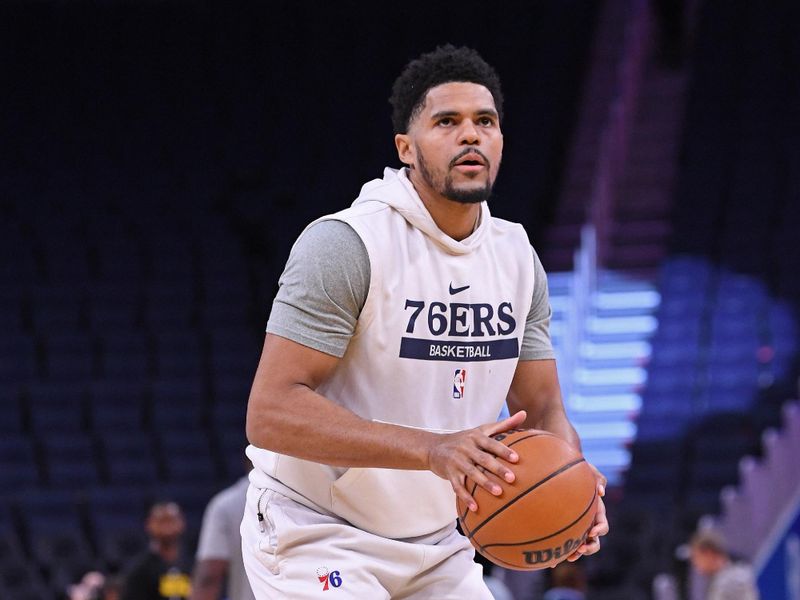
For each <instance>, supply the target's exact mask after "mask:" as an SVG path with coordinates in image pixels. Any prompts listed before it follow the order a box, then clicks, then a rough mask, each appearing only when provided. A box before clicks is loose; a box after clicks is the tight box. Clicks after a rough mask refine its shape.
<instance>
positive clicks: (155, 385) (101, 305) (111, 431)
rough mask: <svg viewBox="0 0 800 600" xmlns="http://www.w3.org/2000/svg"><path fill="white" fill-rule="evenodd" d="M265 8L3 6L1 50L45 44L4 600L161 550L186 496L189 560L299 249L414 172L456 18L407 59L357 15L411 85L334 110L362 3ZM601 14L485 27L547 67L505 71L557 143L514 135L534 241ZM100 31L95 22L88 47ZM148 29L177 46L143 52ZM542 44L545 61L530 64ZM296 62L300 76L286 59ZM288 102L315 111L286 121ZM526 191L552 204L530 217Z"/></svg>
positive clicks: (4, 240)
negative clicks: (392, 113)
mask: <svg viewBox="0 0 800 600" xmlns="http://www.w3.org/2000/svg"><path fill="white" fill-rule="evenodd" d="M301 4H302V3H301ZM475 5H476V7H478V3H475ZM298 6H299V5H298ZM243 10H244V11H245V12H244V13H242V14H239V15H238V16H237V17H236V18H232V14H233V13H229V12H227V10H226V11H219V10H217V9H215V8H212V7H205V8H199V7H198V8H191V7H187V6H186V5H184V4H182V3H170V2H167V3H164V4H163V5H162V4H159V5H153V4H148V5H142V6H141V7H137V6H134V5H127V4H125V3H113V2H112V3H108V4H105V5H102V6H99V5H98V6H92V7H89V6H88V5H86V6H83V5H65V4H63V3H58V2H44V3H37V4H27V3H10V4H8V5H4V6H2V7H0V11H2V16H3V18H4V19H5V17H8V18H10V19H13V20H14V22H15V23H16V24H17V26H16V27H15V29H14V31H13V32H11V33H9V35H8V36H3V39H2V40H0V45H2V48H3V49H4V50H9V51H10V50H11V48H13V47H27V48H30V52H28V53H27V55H26V62H24V64H23V63H22V62H21V63H19V64H16V65H14V66H13V67H12V68H14V69H17V71H16V72H15V77H14V78H15V80H18V81H19V82H20V83H19V85H14V86H9V89H8V90H7V92H8V93H4V94H3V95H2V98H0V107H2V108H3V111H2V122H1V123H0V127H2V130H3V133H4V136H3V137H4V139H5V140H10V141H9V146H8V147H9V148H12V147H13V148H12V150H11V151H10V153H9V155H13V157H11V156H10V159H9V160H8V161H5V160H4V161H3V166H2V167H0V187H1V188H2V190H3V193H2V196H1V197H0V216H1V217H2V218H0V252H2V255H3V257H4V258H3V261H2V263H1V264H0V332H2V333H0V403H2V407H3V410H2V411H0V597H2V598H15V599H20V600H25V599H27V598H30V599H31V600H34V599H36V600H42V599H48V600H49V599H50V598H53V597H54V596H58V595H59V594H61V593H63V588H64V586H65V585H66V584H67V583H69V582H70V581H74V580H77V578H78V577H79V575H80V573H79V571H81V570H83V569H88V568H89V567H97V568H100V569H103V570H106V571H111V572H114V571H119V570H122V569H124V567H125V565H126V564H127V561H129V560H130V558H131V556H133V555H134V554H135V553H137V552H139V551H141V550H142V548H144V547H145V538H144V533H143V519H144V514H145V510H146V507H147V505H148V503H149V502H150V501H152V500H154V499H157V498H165V497H170V498H174V499H176V500H178V501H179V502H180V503H181V504H182V506H183V508H184V510H185V511H186V513H187V517H188V520H189V525H190V532H189V535H188V543H187V550H188V552H190V553H191V550H192V544H193V543H194V538H195V536H196V535H197V529H198V527H199V522H200V517H201V514H202V510H203V508H204V507H205V504H206V502H207V501H208V498H209V497H210V496H211V494H212V493H213V492H215V491H216V490H218V489H221V488H222V487H223V486H224V485H226V484H227V483H229V482H231V481H233V480H235V479H236V478H238V477H240V476H241V475H242V474H243V472H244V465H243V461H242V450H243V447H244V444H245V437H244V418H245V407H246V401H247V397H248V394H249V389H250V383H251V381H252V377H253V374H254V372H255V368H256V365H257V363H258V358H259V351H260V346H261V343H262V340H263V331H264V326H265V322H266V318H267V314H268V311H269V305H270V302H271V299H272V297H273V295H274V292H275V289H276V285H277V280H278V276H279V275H280V271H281V269H282V267H283V263H284V261H285V259H286V256H287V254H288V250H289V248H290V246H291V244H292V242H293V241H294V239H295V238H296V236H297V235H298V233H299V232H300V231H301V230H302V228H303V227H304V226H305V224H306V223H308V222H309V221H311V220H312V219H314V218H316V217H318V216H320V215H322V214H324V213H326V212H331V211H333V210H336V209H338V208H343V207H344V206H346V205H347V204H348V203H349V202H350V201H351V200H352V198H353V197H354V195H355V194H356V193H357V190H358V186H359V185H360V184H361V183H363V181H364V180H365V179H366V178H369V177H375V176H379V175H380V172H381V169H382V168H383V166H384V165H385V164H395V162H396V161H395V158H394V157H393V156H392V154H393V148H392V144H391V130H390V122H389V119H388V107H387V106H386V96H387V94H388V90H389V89H390V86H391V80H392V79H393V77H394V71H396V70H397V69H399V68H400V67H401V66H402V64H404V63H405V62H406V61H407V60H408V58H409V57H410V56H411V55H412V54H416V53H418V52H419V51H420V50H421V49H422V47H421V46H420V44H423V43H424V45H425V49H427V48H428V47H431V48H432V47H433V46H435V45H436V44H437V43H442V42H444V41H448V40H442V39H441V30H440V29H439V26H438V25H437V26H436V28H435V30H434V29H431V30H429V31H427V32H425V33H424V34H421V35H420V36H419V37H418V38H417V39H414V40H411V39H406V40H403V41H402V43H398V44H386V43H385V39H386V38H387V36H389V35H390V34H391V35H395V33H394V32H395V31H396V29H397V28H396V21H395V18H397V15H395V16H394V17H393V18H392V19H388V18H387V19H385V20H383V21H380V20H378V19H371V25H370V28H367V30H365V29H364V28H361V27H359V26H358V20H354V22H353V23H351V24H348V25H347V27H349V28H350V31H351V34H350V35H349V37H351V38H352V39H356V38H357V37H358V38H361V37H363V36H365V35H369V36H373V37H374V40H373V43H374V46H375V48H376V49H377V50H376V52H378V53H379V54H380V56H376V57H374V58H375V60H376V64H386V65H392V68H391V71H392V73H389V72H388V71H386V72H383V71H382V70H379V72H377V73H375V75H374V77H372V76H371V77H370V78H369V81H361V78H362V76H361V73H360V72H357V71H358V69H356V70H355V72H353V73H350V74H345V75H343V77H345V81H344V83H343V84H345V83H346V84H347V86H348V87H349V88H352V89H353V90H354V91H353V92H352V93H345V94H338V93H337V94H332V95H330V97H328V98H326V100H325V102H324V103H323V105H321V104H320V102H319V93H318V92H319V90H318V89H317V86H319V85H321V84H320V83H319V81H318V80H317V82H316V83H315V84H314V89H308V85H307V83H306V82H305V81H302V80H301V79H303V78H302V77H298V76H297V74H298V73H302V72H304V70H307V71H308V72H309V73H311V74H313V77H318V78H321V80H325V81H328V82H329V83H330V78H331V77H334V76H336V77H339V75H335V72H334V71H335V70H331V69H330V67H329V65H327V64H320V63H319V61H318V58H317V55H316V53H309V52H308V48H307V47H305V45H304V44H305V43H306V42H305V41H303V40H307V39H311V38H312V37H313V39H315V40H316V39H317V38H318V37H319V36H321V35H323V34H326V32H327V31H328V28H329V27H328V26H329V23H330V21H331V19H333V18H335V17H336V16H337V14H338V11H339V10H340V7H334V6H333V5H331V6H329V7H328V5H326V4H324V3H322V4H320V5H318V6H315V12H317V13H319V19H318V20H314V19H311V20H309V19H307V18H306V17H307V15H305V14H302V15H300V17H298V15H297V14H296V13H297V11H298V10H300V11H301V12H302V8H297V7H294V5H293V6H287V7H285V8H284V9H283V10H285V11H286V12H287V14H286V15H283V17H281V16H280V15H277V14H276V12H275V10H276V9H275V8H274V7H271V8H268V7H266V5H265V6H260V7H259V6H253V5H251V6H249V7H246V8H243ZM397 10H399V11H401V12H402V11H406V10H408V9H407V8H403V7H397ZM430 10H432V11H434V12H436V9H435V8H433V7H431V9H430ZM247 11H249V13H250V16H251V17H252V18H250V19H248V18H246V17H243V15H244V14H247ZM467 12H469V11H467ZM467 12H465V15H467ZM373 16H374V15H373ZM440 16H441V17H442V18H444V17H445V16H447V20H450V18H451V16H450V14H449V13H447V14H445V13H442V14H441V15H440ZM593 17H594V6H593V5H592V3H588V4H584V3H570V4H565V3H562V2H552V3H544V4H543V5H542V6H540V7H539V8H538V9H537V11H536V12H535V13H534V12H531V14H526V15H511V13H509V16H506V17H502V18H501V19H500V20H499V21H498V23H497V25H496V26H495V25H491V24H488V25H487V26H488V27H490V28H492V27H498V28H504V27H512V28H514V29H515V30H518V33H519V34H520V35H518V36H516V37H513V38H511V37H509V38H507V41H506V42H504V44H503V46H502V48H499V47H498V49H497V50H496V51H495V52H496V53H497V55H498V56H497V57H496V58H497V59H498V60H495V62H498V63H499V62H501V59H502V61H503V62H506V63H508V58H507V57H508V56H527V57H530V61H528V62H529V64H528V68H527V69H526V70H525V71H524V72H523V73H520V74H519V75H516V76H509V77H508V79H507V81H508V85H507V90H508V93H509V97H510V96H511V95H512V94H513V95H516V96H517V98H525V100H524V101H522V104H517V109H515V110H513V111H509V127H513V128H520V129H525V128H530V129H531V130H535V131H537V136H539V137H541V139H542V140H547V141H546V142H541V143H540V142H538V141H537V143H535V144H528V143H527V141H525V140H524V139H522V138H521V137H517V138H516V139H511V138H512V137H513V136H510V137H509V142H508V143H509V144H512V145H514V144H516V145H517V147H518V150H517V151H516V152H511V151H509V158H508V161H507V165H508V176H505V177H504V178H503V180H502V182H501V184H500V185H499V188H502V189H499V198H500V199H499V200H498V207H497V210H496V211H495V212H496V213H497V214H499V215H503V216H509V217H512V218H516V219H517V220H523V221H524V222H526V224H527V225H528V226H529V228H530V229H531V230H532V231H534V230H536V229H538V230H541V229H542V227H543V223H542V221H541V219H539V220H537V221H536V222H535V227H531V225H533V224H534V217H535V216H537V215H542V214H545V213H546V212H547V209H548V205H547V202H548V198H547V196H548V195H552V193H553V190H554V187H555V186H556V185H557V178H556V177H555V174H557V172H558V171H559V169H560V167H559V163H560V160H561V157H560V151H561V142H560V140H561V139H563V138H564V137H565V135H566V133H565V131H567V130H568V129H569V126H570V122H571V107H572V106H573V105H574V103H575V97H576V95H577V86H578V85H579V81H580V73H581V68H580V67H581V65H582V63H583V60H584V53H585V50H586V45H587V40H588V39H590V35H589V34H590V31H591V28H592V25H593ZM464 18H467V17H466V16H465V17H464ZM472 18H473V17H469V22H470V23H471V22H472V21H471V20H472ZM87 19H91V20H92V22H93V23H95V24H96V25H97V26H96V27H93V28H92V29H91V30H89V31H86V30H85V27H84V24H85V22H87ZM279 21H280V22H281V23H284V24H287V23H288V24H291V26H288V25H287V26H285V25H280V26H276V23H278V22H279ZM437 21H441V19H437V18H432V21H431V23H436V22H437ZM167 23H171V24H170V25H167ZM466 24H467V22H466V21H465V25H466ZM545 24H548V25H545ZM140 27H144V28H145V29H146V30H147V31H149V32H151V33H153V32H159V31H160V32H162V33H164V35H163V36H162V35H158V34H153V35H149V36H147V38H146V39H143V38H142V36H141V34H140ZM71 29H74V30H76V31H77V30H80V31H83V33H82V34H81V36H80V38H81V40H82V41H80V43H79V41H78V40H77V39H72V38H69V39H68V38H66V37H64V35H65V34H64V33H63V32H65V31H68V30H71ZM468 29H469V28H468V27H465V28H464V32H467V31H468ZM167 31H168V33H167ZM265 31H267V32H268V33H266V34H265V33H264V32H265ZM564 32H568V35H565V34H564ZM339 33H341V32H339ZM339 33H337V39H341V38H340V37H339ZM30 36H34V37H35V38H36V39H48V40H50V42H52V43H51V44H49V45H36V44H34V45H31V43H30V39H31V37H30ZM40 36H43V37H41V38H40ZM345 37H348V36H345ZM496 37H498V39H499V37H500V34H499V33H498V34H497V36H496ZM425 40H427V42H425ZM452 41H456V42H457V41H458V40H452ZM470 41H471V40H470V39H464V40H463V42H462V43H469V42H470ZM315 43H316V42H315ZM320 43H328V42H320ZM332 43H333V42H332ZM335 43H336V44H337V46H340V45H341V44H339V42H338V41H336V42H335ZM275 44H278V46H276V45H275ZM531 44H533V45H535V46H537V47H538V48H539V49H540V51H541V52H542V53H541V54H536V55H535V56H531V53H530V52H529V48H530V47H531ZM203 45H205V46H204V47H203V48H201V47H200V46H203ZM206 46H207V47H206ZM212 47H213V48H215V50H212V51H208V49H209V48H212ZM278 47H279V48H281V50H284V49H291V50H290V51H291V52H292V53H293V54H295V55H296V57H297V61H299V62H298V63H297V64H295V63H293V62H292V61H282V60H273V59H272V58H270V57H272V56H273V55H274V52H275V49H276V48H278ZM357 48H358V45H357V44H352V47H351V45H350V44H347V45H346V47H344V46H342V47H341V48H337V52H340V53H342V54H343V55H345V54H347V53H349V54H350V55H351V56H350V58H349V59H347V57H346V56H343V57H342V58H340V59H339V60H341V61H342V64H347V60H350V64H353V65H360V64H361V62H362V61H363V57H362V56H361V55H360V54H359V53H358V50H357ZM545 48H551V50H550V51H545V50H544V49H545ZM549 55H557V56H559V61H558V62H552V61H551V60H550V59H549V58H548V56H549ZM489 58H490V59H492V58H493V57H489ZM526 61H527V59H526ZM524 62H525V61H524ZM4 68H5V67H4ZM507 68H508V69H512V68H514V65H513V64H511V63H509V64H508V67H507ZM66 73H69V74H70V75H69V77H68V78H69V81H67V80H65V79H64V77H65V74H66ZM311 74H310V75H309V81H311V77H312V75H311ZM53 86H57V87H58V89H59V97H60V102H58V103H55V104H54V103H53V102H51V101H50V100H47V99H48V98H51V97H52V90H53V89H54V87H53ZM356 97H358V98H359V101H358V102H355V98H356ZM516 102H519V100H515V103H516ZM524 103H529V104H530V106H528V107H526V108H524V110H523V104H524ZM287 106H290V107H291V108H292V110H293V111H295V112H294V113H293V114H294V115H303V118H302V119H298V118H288V117H287V112H286V111H287V109H286V107H287ZM320 114H323V115H325V118H326V119H328V120H327V121H326V122H327V123H329V124H333V123H336V124H337V125H336V128H339V126H341V125H342V124H344V123H347V124H348V125H347V127H346V128H343V129H341V130H339V131H333V130H329V131H326V132H322V131H320V130H319V129H318V128H317V127H316V126H312V125H311V121H312V115H313V116H314V117H313V118H317V116H318V115H320ZM367 114H369V115H385V117H379V118H372V117H368V118H366V117H365V115H367ZM7 115H13V118H11V119H6V116H7ZM354 124H357V126H354ZM326 127H328V126H326ZM333 127H334V126H333V125H330V128H333ZM345 129H346V131H345ZM334 134H336V135H334ZM327 136H331V137H330V140H329V141H325V140H324V139H323V141H322V144H320V139H321V138H326V137H327ZM342 136H346V137H342ZM290 140H293V141H294V143H290ZM345 149H346V151H345ZM4 158H5V154H4ZM514 162H516V163H517V167H516V168H514V167H513V164H514ZM532 164H535V165H536V166H535V169H534V167H531V165H532ZM531 170H535V171H536V173H535V176H531V173H530V172H529V171H531ZM520 189H523V190H525V193H526V194H530V195H531V196H532V197H533V196H535V197H537V198H540V199H541V200H538V201H537V203H536V206H533V203H528V202H520V201H518V199H517V198H518V197H519V196H521V193H520V192H519V191H518V190H520ZM73 559H74V560H73Z"/></svg>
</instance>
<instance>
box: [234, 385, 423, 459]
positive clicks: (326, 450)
mask: <svg viewBox="0 0 800 600" xmlns="http://www.w3.org/2000/svg"><path fill="white" fill-rule="evenodd" d="M258 393H261V394H264V396H262V397H261V398H257V397H256V398H253V397H251V400H250V406H251V408H250V409H249V410H248V415H247V437H248V440H249V441H250V443H252V444H253V445H254V446H257V447H259V448H265V449H268V450H272V451H274V452H279V453H281V454H288V455H290V456H295V457H297V458H303V459H306V460H311V461H314V462H319V463H324V464H329V465H335V466H346V467H383V468H392V469H420V470H421V469H427V468H428V455H429V452H430V447H431V445H432V444H433V442H434V439H435V437H436V436H437V434H435V433H430V432H427V431H424V430H421V429H413V428H410V427H401V426H398V425H391V424H387V423H379V422H375V421H369V420H367V419H363V418H361V417H359V416H357V415H356V414H354V413H353V412H351V411H349V410H347V409H346V408H343V407H342V406H339V405H338V404H335V403H334V402H331V401H330V400H328V399H327V398H325V397H324V396H322V395H320V394H318V393H317V392H315V391H314V390H312V389H310V388H309V387H307V386H305V385H302V384H296V385H292V386H289V387H287V388H286V389H285V390H283V391H280V390H275V391H272V390H261V391H254V394H258ZM269 398H280V406H277V403H275V402H274V401H270V399H269Z"/></svg>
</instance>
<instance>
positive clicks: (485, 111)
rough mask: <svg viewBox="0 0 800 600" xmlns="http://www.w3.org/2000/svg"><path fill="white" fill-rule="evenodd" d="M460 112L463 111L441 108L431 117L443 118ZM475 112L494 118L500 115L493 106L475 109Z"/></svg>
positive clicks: (455, 115)
mask: <svg viewBox="0 0 800 600" xmlns="http://www.w3.org/2000/svg"><path fill="white" fill-rule="evenodd" d="M460 114H461V113H459V112H458V111H456V110H440V111H439V112H435V113H433V114H432V115H431V119H441V118H444V117H457V116H458V115H460ZM475 114H477V115H480V116H484V115H489V116H490V117H494V118H497V116H498V115H497V111H496V110H494V109H493V108H482V109H480V110H478V111H475Z"/></svg>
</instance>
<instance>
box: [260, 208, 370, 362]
mask: <svg viewBox="0 0 800 600" xmlns="http://www.w3.org/2000/svg"><path fill="white" fill-rule="evenodd" d="M369 281H370V265H369V255H368V254H367V248H366V247H365V246H364V242H362V241H361V238H360V237H359V236H358V234H357V233H356V232H355V230H354V229H353V228H352V227H350V225H348V224H347V223H345V222H343V221H336V220H326V221H320V222H319V223H315V224H314V225H312V226H311V227H309V228H308V229H307V230H306V231H305V232H304V233H303V234H302V235H301V236H300V238H299V239H298V240H297V242H296V243H295V245H294V247H293V248H292V251H291V253H290V254H289V260H288V261H287V262H286V268H285V269H284V270H283V274H282V275H281V277H280V279H279V280H278V293H277V294H276V295H275V300H274V301H273V303H272V312H271V313H270V315H269V321H268V322H267V333H273V334H275V335H279V336H281V337H285V338H288V339H290V340H292V341H295V342H297V343H299V344H303V345H304V346H308V347H309V348H313V349H315V350H319V351H320V352H325V353H326V354H331V355H333V356H336V357H339V358H341V357H342V356H344V353H345V351H346V350H347V345H348V344H349V342H350V338H351V337H352V336H353V333H354V331H355V328H356V321H357V320H358V316H359V315H360V314H361V309H362V308H363V307H364V302H366V299H367V293H368V292H369Z"/></svg>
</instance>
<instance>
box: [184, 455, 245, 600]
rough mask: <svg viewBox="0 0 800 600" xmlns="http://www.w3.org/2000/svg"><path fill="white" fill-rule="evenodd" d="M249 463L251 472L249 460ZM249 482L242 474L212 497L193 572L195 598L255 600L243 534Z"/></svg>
mask: <svg viewBox="0 0 800 600" xmlns="http://www.w3.org/2000/svg"><path fill="white" fill-rule="evenodd" d="M246 465H247V470H248V471H249V470H250V469H251V468H252V464H251V463H250V461H249V460H248V461H247V462H246ZM249 484H250V482H249V481H248V479H247V475H244V476H242V477H241V478H240V479H239V480H238V481H237V482H236V483H234V484H233V485H231V486H230V487H227V488H225V489H224V490H222V491H221V492H219V493H218V494H217V495H216V496H214V497H213V498H211V500H210V501H209V503H208V506H207V507H206V511H205V514H204V515H203V524H202V525H201V526H200V540H199V542H198V544H197V553H196V555H195V560H196V562H195V567H194V572H193V573H192V595H191V599H192V600H218V599H219V598H222V597H226V598H227V599H228V600H255V596H254V595H253V590H252V588H251V587H250V582H249V581H248V580H247V574H246V573H245V571H244V563H243V562H242V536H241V534H240V533H239V526H240V525H241V523H242V515H243V514H244V505H245V500H246V498H247V487H248V486H249ZM226 578H227V587H225V590H226V595H224V596H223V594H222V591H223V585H224V584H225V582H226Z"/></svg>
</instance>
